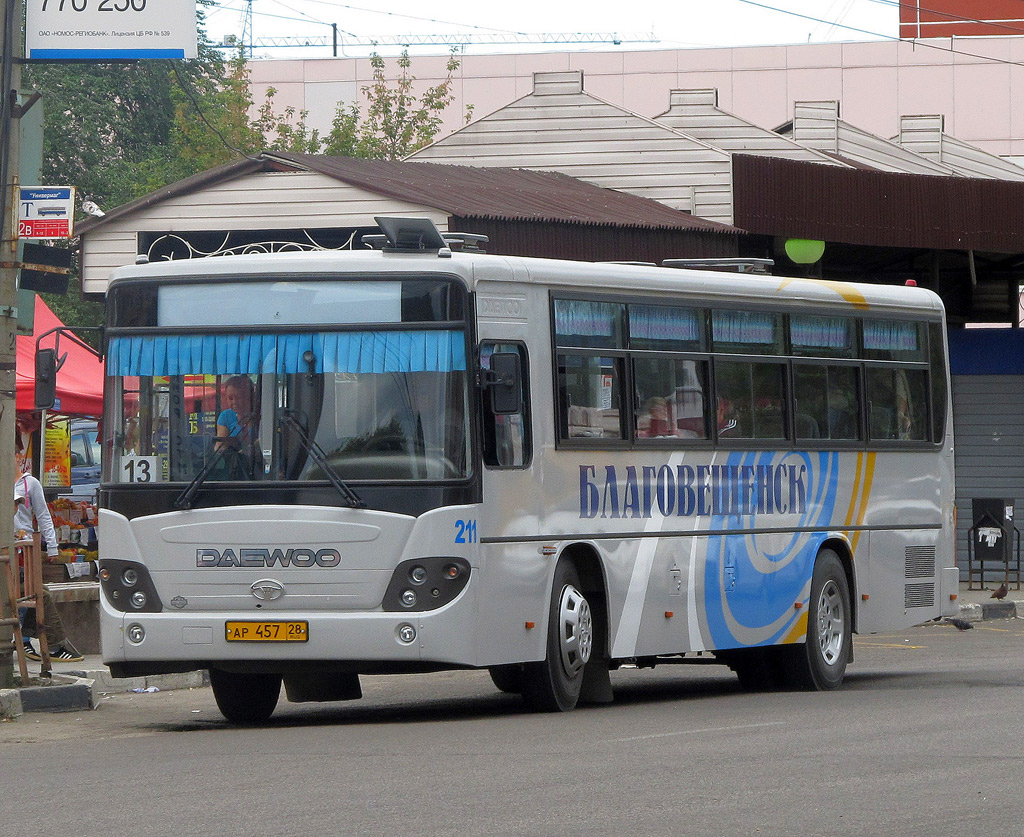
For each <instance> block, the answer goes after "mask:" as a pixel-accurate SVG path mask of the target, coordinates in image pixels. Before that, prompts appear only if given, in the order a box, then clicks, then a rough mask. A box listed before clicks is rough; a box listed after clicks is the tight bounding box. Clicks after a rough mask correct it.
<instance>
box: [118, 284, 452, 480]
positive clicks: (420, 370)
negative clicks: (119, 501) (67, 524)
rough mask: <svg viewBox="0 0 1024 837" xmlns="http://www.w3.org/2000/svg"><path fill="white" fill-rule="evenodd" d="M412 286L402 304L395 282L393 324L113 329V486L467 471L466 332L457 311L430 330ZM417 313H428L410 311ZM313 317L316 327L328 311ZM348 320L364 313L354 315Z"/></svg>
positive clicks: (416, 476) (292, 316) (433, 476)
mask: <svg viewBox="0 0 1024 837" xmlns="http://www.w3.org/2000/svg"><path fill="white" fill-rule="evenodd" d="M409 284H410V283H406V285H407V288H406V290H405V291H404V292H403V295H404V300H406V301H403V296H400V288H399V283H394V286H395V287H396V288H397V289H398V290H396V291H395V293H394V297H395V299H396V300H397V302H396V305H395V306H394V315H393V316H389V317H387V319H391V320H393V321H394V322H393V323H388V322H383V323H382V322H381V320H384V319H385V317H384V316H382V315H381V314H380V312H379V310H378V311H374V312H373V316H372V318H371V322H372V323H373V324H372V325H370V324H367V325H349V324H345V325H333V326H332V325H329V324H327V323H324V324H323V325H316V324H315V322H314V323H313V324H312V327H313V328H314V329H315V330H310V325H307V324H305V323H303V324H302V326H303V327H299V328H297V327H295V326H297V325H299V324H298V323H297V322H295V321H297V320H299V319H300V314H299V312H297V311H295V312H292V313H288V314H287V318H288V319H289V320H291V321H292V324H293V325H292V327H291V328H289V327H287V326H286V327H285V328H280V327H278V328H272V327H267V326H270V323H269V322H268V323H267V326H265V327H262V328H259V327H257V328H253V327H251V326H250V327H249V328H246V327H245V326H246V325H248V323H246V324H243V323H241V322H236V323H229V324H227V328H224V326H223V325H221V324H220V323H217V324H213V323H211V324H210V325H211V326H213V325H216V326H220V327H217V328H203V327H199V328H198V329H197V328H193V329H190V330H188V331H186V330H185V329H184V328H183V327H182V326H181V325H180V324H179V323H177V322H173V321H172V322H171V323H169V325H170V326H171V327H170V328H160V326H161V325H163V323H162V322H160V323H153V324H150V323H145V324H141V325H142V326H143V327H142V328H139V327H136V328H134V329H133V330H132V333H120V334H115V335H114V336H112V337H111V340H110V342H109V346H108V359H107V375H108V392H109V393H110V396H111V397H110V400H109V401H108V416H109V420H111V424H112V427H111V430H112V433H111V434H110V435H109V436H108V438H111V439H112V442H113V451H112V454H113V455H112V456H111V457H110V460H111V461H110V465H109V472H108V474H107V480H108V481H109V482H112V483H146V482H168V481H169V482H189V481H191V480H192V479H194V478H196V476H197V475H199V474H203V476H202V477H201V479H202V480H203V482H204V483H207V484H208V483H217V482H221V483H223V482H250V481H254V480H261V481H287V482H317V481H323V480H332V481H333V480H334V479H341V480H344V481H349V480H355V481H360V480H368V481H389V482H391V481H402V480H452V479H461V478H464V477H466V476H467V475H468V474H469V471H470V433H469V407H468V397H469V393H468V378H467V371H466V333H465V329H464V327H463V326H462V324H461V323H455V322H452V321H450V320H448V321H446V322H438V320H447V316H444V314H445V313H447V312H443V313H442V316H438V317H436V319H435V321H434V322H430V317H427V316H423V315H422V306H420V307H419V309H416V308H415V306H413V305H412V304H410V303H409V302H408V301H407V300H408V299H409V298H410V297H414V298H415V299H416V300H419V299H420V298H421V297H422V294H421V295H420V296H419V297H415V296H414V295H412V294H410V292H409V291H408V285H409ZM339 285H340V283H339ZM330 287H338V286H337V285H335V286H330ZM317 290H318V291H319V290H320V289H317ZM194 292H195V289H193V293H194ZM321 293H322V291H321ZM386 293H388V290H387V287H386V286H385V290H384V291H383V292H382V291H381V290H380V287H379V286H375V287H374V294H375V295H376V297H375V298H378V299H379V298H384V297H386ZM271 295H272V294H271ZM178 301H179V300H178V299H174V302H175V308H176V310H177V311H178V312H179V313H178V314H177V315H176V316H180V305H178ZM378 307H379V306H378ZM281 310H282V308H280V307H279V308H277V309H276V311H275V312H274V313H275V315H276V314H278V313H279V312H280V311H281ZM337 310H338V309H337V308H334V311H335V312H337ZM411 310H412V311H414V313H416V314H418V316H415V317H413V316H410V314H409V312H410V311H411ZM252 313H253V312H251V311H250V315H252ZM363 313H364V314H365V313H366V310H365V308H364V309H363ZM189 316H190V317H196V318H198V317H201V316H202V312H201V311H200V310H198V309H195V310H193V311H190V312H189ZM206 316H207V317H209V316H210V315H209V314H207V315H206ZM308 316H309V318H310V319H314V320H315V318H316V317H317V314H316V313H315V311H313V312H310V313H309V315H308ZM320 316H322V317H325V316H326V315H320ZM332 316H334V317H338V316H339V315H338V314H337V313H333V314H332ZM344 316H347V317H352V316H356V314H355V313H354V312H352V310H351V308H348V310H347V311H346V313H345V314H344ZM264 317H266V319H267V320H269V319H271V316H270V315H269V314H267V313H264V312H260V311H256V312H255V317H254V318H255V319H257V321H259V320H260V319H264ZM162 319H164V318H162ZM411 319H415V320H416V322H410V320H411ZM307 322H308V321H307ZM147 325H155V326H157V328H148V329H147V328H145V326H147Z"/></svg>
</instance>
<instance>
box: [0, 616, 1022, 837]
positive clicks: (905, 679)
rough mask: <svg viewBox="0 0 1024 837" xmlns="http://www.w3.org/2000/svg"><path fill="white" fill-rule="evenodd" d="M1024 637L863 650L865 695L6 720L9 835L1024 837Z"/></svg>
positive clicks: (456, 682)
mask: <svg viewBox="0 0 1024 837" xmlns="http://www.w3.org/2000/svg"><path fill="white" fill-rule="evenodd" d="M1022 643H1024V620H1007V621H996V622H983V623H978V625H977V627H976V628H975V629H974V630H971V631H965V632H962V633H961V632H958V631H956V630H955V629H954V628H952V627H948V626H945V625H930V626H926V627H922V628H917V629H914V630H910V631H907V632H904V633H901V634H898V635H890V636H873V637H863V638H858V639H857V641H856V644H855V649H856V662H855V663H854V665H853V666H852V667H851V669H850V670H849V672H848V675H847V681H846V683H845V685H844V687H843V688H842V689H841V690H839V691H837V692H831V693H774V694H745V693H743V692H741V691H739V689H738V686H737V683H736V679H735V677H734V676H733V675H732V674H731V673H730V672H729V671H728V669H725V668H722V667H719V666H665V667H659V668H658V669H656V670H654V671H649V670H645V671H635V670H624V671H620V672H617V673H615V674H614V675H613V684H614V686H615V694H616V702H615V703H614V704H612V705H610V706H602V707H594V708H583V709H580V710H577V711H575V712H573V713H570V714H567V715H532V714H528V713H526V712H524V711H523V710H522V708H521V706H520V704H519V700H518V698H516V697H514V696H508V695H503V694H500V693H498V692H496V691H495V690H494V688H493V686H492V685H491V683H490V679H489V678H488V676H487V674H486V673H481V672H446V673H442V674H431V675H413V676H404V677H368V678H364V679H363V686H364V694H365V697H364V698H363V700H362V701H358V702H354V703H343V704H288V703H285V702H284V701H283V699H282V703H281V704H280V706H279V707H278V710H277V712H276V713H275V715H274V717H273V718H272V720H271V723H270V724H269V725H268V726H266V727H263V728H234V727H231V726H230V725H228V724H227V723H226V722H224V721H223V720H222V719H221V717H220V715H219V713H218V712H217V709H216V706H215V704H214V702H213V697H212V694H211V693H210V691H209V689H196V690H192V691H175V692H162V693H157V694H131V693H122V694H117V695H110V696H108V697H107V698H106V699H104V700H103V702H102V703H101V705H100V707H99V709H98V710H96V711H94V712H85V713H72V714H63V715H53V714H32V715H25V716H22V717H21V718H20V719H19V720H17V721H13V722H8V723H3V724H0V773H2V775H3V779H2V782H3V798H4V805H3V813H2V814H0V833H2V834H10V835H19V837H30V835H47V837H53V835H62V834H65V833H67V834H75V835H83V837H87V836H88V835H119V837H120V835H128V836H129V837H144V836H145V835H193V834H196V835H198V834H203V835H323V834H327V835H330V834H342V835H389V837H390V835H456V834H457V835H478V834H479V835H492V834H493V835H498V834H503V835H504V834H508V835H691V834H692V835H697V834H700V835H733V834H735V835H751V834H766V835H788V834H793V835H802V836H803V837H806V835H825V834H829V835H845V834H850V835H854V834H855V835H876V834H877V835H915V836H916V835H940V834H954V835H973V834H979V835H980V834H985V835H993V834H996V835H1013V834H1024V816H1022V811H1021V804H1020V793H1021V787H1022V785H1024V752H1022V749H1021V738H1022V722H1021V720H1020V715H1021V708H1022V705H1024V688H1022V687H1024V649H1022Z"/></svg>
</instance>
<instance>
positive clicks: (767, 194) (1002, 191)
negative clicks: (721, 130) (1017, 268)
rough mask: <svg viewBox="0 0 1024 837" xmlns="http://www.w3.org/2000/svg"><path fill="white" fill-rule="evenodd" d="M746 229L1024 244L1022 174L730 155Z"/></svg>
mask: <svg viewBox="0 0 1024 837" xmlns="http://www.w3.org/2000/svg"><path fill="white" fill-rule="evenodd" d="M733 189H734V201H735V214H736V223H737V224H738V225H740V226H742V227H743V228H744V229H746V230H747V231H748V232H751V233H756V234H761V235H772V236H787V237H795V238H814V239H820V240H822V241H835V242H844V243H846V244H861V245H868V246H872V247H905V248H906V247H909V248H915V247H917V248H925V249H937V250H980V251H988V252H995V253H1020V252H1024V182H1020V181H1008V180H988V179H982V178H970V177H944V176H942V175H923V174H902V173H895V172H882V171H863V170H857V169H843V168H839V167H837V166H820V165H816V164H814V163H803V162H797V161H793V160H782V159H778V158H771V157H756V156H752V155H747V154H737V155H735V156H734V157H733Z"/></svg>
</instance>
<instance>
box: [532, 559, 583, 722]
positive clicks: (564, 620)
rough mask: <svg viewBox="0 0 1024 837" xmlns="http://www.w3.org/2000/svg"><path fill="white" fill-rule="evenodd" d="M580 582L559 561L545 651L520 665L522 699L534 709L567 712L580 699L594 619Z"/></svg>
mask: <svg viewBox="0 0 1024 837" xmlns="http://www.w3.org/2000/svg"><path fill="white" fill-rule="evenodd" d="M580 586H581V585H580V577H579V573H577V572H576V568H575V567H574V566H573V565H572V564H571V563H569V562H568V561H566V560H562V561H559V563H558V566H557V567H556V568H555V577H554V583H553V584H552V587H551V606H550V611H549V613H548V636H547V655H546V657H545V659H544V660H542V661H541V662H537V663H526V664H524V666H523V678H522V694H523V700H525V701H526V705H527V706H528V707H530V709H532V710H534V711H535V712H568V711H569V710H570V709H573V708H574V707H575V706H576V703H577V701H579V699H580V689H581V688H582V686H583V669H584V668H585V667H586V665H587V662H588V661H589V660H590V654H591V652H592V651H593V647H594V619H593V615H592V613H591V611H590V604H589V602H588V601H587V599H586V596H584V595H583V593H582V592H581V591H580Z"/></svg>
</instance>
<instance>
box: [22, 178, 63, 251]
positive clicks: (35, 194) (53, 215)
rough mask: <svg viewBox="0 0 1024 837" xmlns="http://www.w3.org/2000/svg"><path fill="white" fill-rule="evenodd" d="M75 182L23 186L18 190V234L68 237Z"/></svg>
mask: <svg viewBox="0 0 1024 837" xmlns="http://www.w3.org/2000/svg"><path fill="white" fill-rule="evenodd" d="M74 217H75V187H74V186H26V187H22V188H20V189H19V190H18V238H20V239H22V240H24V239H36V240H39V239H44V238H71V235H72V233H73V231H74V230H73V220H74Z"/></svg>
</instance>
